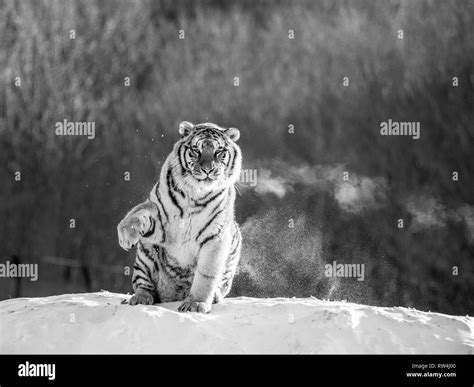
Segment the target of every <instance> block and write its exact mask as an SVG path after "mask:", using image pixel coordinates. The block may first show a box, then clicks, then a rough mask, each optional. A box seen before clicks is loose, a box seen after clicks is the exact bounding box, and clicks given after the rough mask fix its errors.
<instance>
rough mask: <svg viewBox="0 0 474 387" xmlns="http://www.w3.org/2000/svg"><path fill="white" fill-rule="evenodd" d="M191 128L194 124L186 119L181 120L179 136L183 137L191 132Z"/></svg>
mask: <svg viewBox="0 0 474 387" xmlns="http://www.w3.org/2000/svg"><path fill="white" fill-rule="evenodd" d="M193 128H194V124H192V123H191V122H188V121H183V122H181V123H180V124H179V129H178V130H179V134H180V135H181V137H185V136H187V135H188V134H189V133H190V132H191V130H193Z"/></svg>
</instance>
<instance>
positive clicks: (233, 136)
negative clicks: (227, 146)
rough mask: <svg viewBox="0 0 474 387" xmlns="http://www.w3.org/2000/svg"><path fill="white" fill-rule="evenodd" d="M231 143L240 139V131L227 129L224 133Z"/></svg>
mask: <svg viewBox="0 0 474 387" xmlns="http://www.w3.org/2000/svg"><path fill="white" fill-rule="evenodd" d="M225 134H227V135H228V136H229V138H230V139H231V140H232V141H237V140H238V139H239V138H240V130H239V129H237V128H229V129H227V130H226V131H225Z"/></svg>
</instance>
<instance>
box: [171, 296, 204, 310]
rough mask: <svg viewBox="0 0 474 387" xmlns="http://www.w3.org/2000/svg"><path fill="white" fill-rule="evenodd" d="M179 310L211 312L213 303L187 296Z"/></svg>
mask: <svg viewBox="0 0 474 387" xmlns="http://www.w3.org/2000/svg"><path fill="white" fill-rule="evenodd" d="M178 311H180V312H198V313H209V312H210V311H211V303H208V302H199V301H195V300H193V299H192V297H187V298H186V299H185V300H184V301H183V303H182V304H181V305H180V306H179V308H178Z"/></svg>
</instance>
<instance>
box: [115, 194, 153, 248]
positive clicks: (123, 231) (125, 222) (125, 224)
mask: <svg viewBox="0 0 474 387" xmlns="http://www.w3.org/2000/svg"><path fill="white" fill-rule="evenodd" d="M157 216H158V207H157V206H156V204H155V203H153V202H152V201H150V200H147V201H146V202H144V203H141V204H139V205H138V206H136V207H134V208H133V209H132V210H131V211H130V212H129V213H128V214H127V215H126V216H125V217H124V218H123V219H122V221H121V222H120V223H119V225H118V226H117V234H118V240H119V244H120V246H121V247H122V248H123V249H125V250H127V251H128V250H130V249H131V248H132V247H133V246H135V245H136V244H137V243H138V241H139V240H140V238H142V237H147V236H149V235H150V234H153V233H154V232H155V228H156V227H155V226H156V221H157ZM158 228H159V227H158Z"/></svg>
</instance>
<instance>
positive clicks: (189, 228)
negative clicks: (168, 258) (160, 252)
mask: <svg viewBox="0 0 474 387" xmlns="http://www.w3.org/2000/svg"><path fill="white" fill-rule="evenodd" d="M208 221H209V215H208V214H207V213H206V211H202V212H200V213H195V212H194V211H192V210H189V211H184V213H183V216H176V217H174V218H173V219H171V221H170V223H169V224H168V228H167V232H166V234H167V243H166V245H165V246H164V247H165V249H166V250H167V252H168V253H169V254H171V255H172V256H173V257H175V258H176V260H177V261H178V262H179V264H180V265H181V266H182V267H188V266H194V265H195V264H196V260H197V256H198V253H199V247H200V244H199V238H198V235H199V232H200V231H201V230H202V229H203V227H205V226H206V224H207V223H208Z"/></svg>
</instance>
